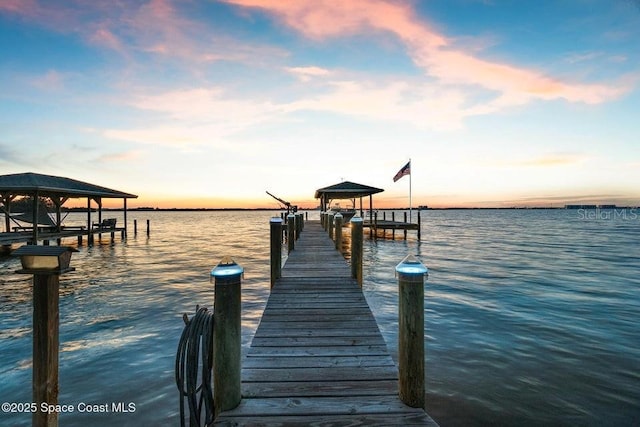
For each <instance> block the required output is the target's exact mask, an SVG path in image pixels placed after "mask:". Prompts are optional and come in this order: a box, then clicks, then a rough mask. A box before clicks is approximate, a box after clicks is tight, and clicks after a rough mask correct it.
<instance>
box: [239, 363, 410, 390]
mask: <svg viewBox="0 0 640 427" xmlns="http://www.w3.org/2000/svg"><path fill="white" fill-rule="evenodd" d="M374 378H375V379H378V380H397V379H398V371H397V370H396V369H395V368H394V367H392V366H373V367H365V366H359V367H358V369H354V368H353V367H346V368H345V367H334V366H332V367H326V368H318V367H309V368H283V369H270V368H261V369H244V370H243V371H242V380H243V381H244V382H252V381H258V382H275V381H281V382H307V381H339V380H346V381H364V380H368V379H374ZM295 386H296V385H292V388H293V387H295Z"/></svg>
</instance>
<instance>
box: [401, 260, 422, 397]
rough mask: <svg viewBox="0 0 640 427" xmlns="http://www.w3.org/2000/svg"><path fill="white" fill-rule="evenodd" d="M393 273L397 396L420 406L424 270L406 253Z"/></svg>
mask: <svg viewBox="0 0 640 427" xmlns="http://www.w3.org/2000/svg"><path fill="white" fill-rule="evenodd" d="M396 273H397V275H398V305H399V307H398V329H399V330H398V374H399V376H398V387H399V395H400V399H402V401H403V402H404V403H406V404H407V405H409V406H411V407H413V408H423V409H424V406H425V397H424V394H425V380H424V360H425V356H424V280H425V275H428V270H427V268H426V267H425V266H424V265H423V264H422V263H420V262H419V261H417V260H416V259H415V258H413V256H411V255H409V256H408V257H406V258H405V259H404V260H403V261H402V262H401V263H400V264H398V265H397V266H396Z"/></svg>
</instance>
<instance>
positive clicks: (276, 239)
mask: <svg viewBox="0 0 640 427" xmlns="http://www.w3.org/2000/svg"><path fill="white" fill-rule="evenodd" d="M269 228H270V237H271V245H270V247H271V250H270V254H271V255H270V258H271V287H272V288H273V284H274V283H275V282H276V280H277V279H279V278H280V272H281V269H282V219H280V218H277V217H275V218H271V221H269Z"/></svg>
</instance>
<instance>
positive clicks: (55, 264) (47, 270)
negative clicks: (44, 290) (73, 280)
mask: <svg viewBox="0 0 640 427" xmlns="http://www.w3.org/2000/svg"><path fill="white" fill-rule="evenodd" d="M73 252H78V250H77V249H75V248H72V247H70V246H38V245H24V246H21V247H19V248H18V249H16V250H15V251H13V252H12V253H11V255H12V256H18V257H20V261H21V263H22V270H18V271H16V273H20V274H63V273H67V272H69V271H74V270H75V268H73V267H69V263H70V262H71V254H72V253H73Z"/></svg>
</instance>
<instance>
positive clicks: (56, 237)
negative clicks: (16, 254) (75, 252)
mask: <svg viewBox="0 0 640 427" xmlns="http://www.w3.org/2000/svg"><path fill="white" fill-rule="evenodd" d="M125 233H126V229H125V228H123V227H114V228H103V229H99V228H94V229H92V230H90V231H87V230H86V229H85V228H78V227H72V228H67V229H63V230H61V231H43V232H40V233H38V241H42V242H43V244H45V245H48V244H49V243H50V242H51V241H57V242H58V243H59V242H60V240H62V239H68V238H76V239H77V241H78V245H81V244H82V239H83V238H84V237H87V236H89V235H91V236H92V237H93V236H95V235H96V234H98V235H102V234H107V235H110V236H111V241H113V240H114V238H115V235H116V234H120V236H121V238H122V239H124V236H125ZM29 242H33V233H32V232H30V231H14V232H8V233H0V246H9V245H12V244H14V243H29Z"/></svg>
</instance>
